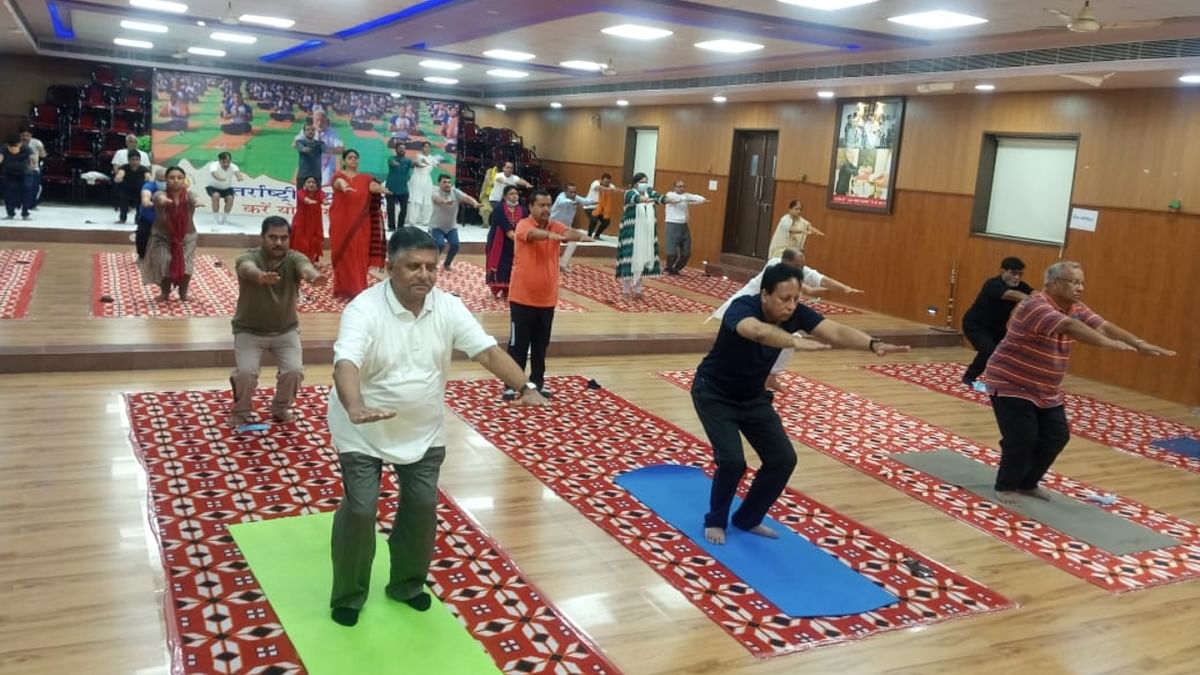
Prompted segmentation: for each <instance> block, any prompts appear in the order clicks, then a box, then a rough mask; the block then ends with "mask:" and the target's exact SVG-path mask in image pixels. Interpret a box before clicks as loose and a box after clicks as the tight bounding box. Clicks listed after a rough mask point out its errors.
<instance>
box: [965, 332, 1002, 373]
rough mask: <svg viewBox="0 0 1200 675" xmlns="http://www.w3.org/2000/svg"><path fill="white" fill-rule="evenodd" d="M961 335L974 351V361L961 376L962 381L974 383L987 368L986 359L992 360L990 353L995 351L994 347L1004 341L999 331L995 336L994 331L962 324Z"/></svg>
mask: <svg viewBox="0 0 1200 675" xmlns="http://www.w3.org/2000/svg"><path fill="white" fill-rule="evenodd" d="M963 335H965V336H967V340H968V341H970V343H971V346H972V347H974V348H975V351H976V354H975V360H974V361H971V365H969V366H967V373H966V374H965V375H963V379H964V380H970V381H972V382H974V381H975V380H976V379H977V378H978V377H979V376H980V375H982V374H983V371H984V369H985V368H987V362H988V359H990V358H992V352H994V351H996V345H998V344H1000V341H1001V340H1003V339H1004V332H1003V331H1001V332H1000V334H999V335H997V334H996V333H995V332H994V331H990V330H986V329H984V328H980V327H979V326H975V325H973V324H968V323H964V324H963Z"/></svg>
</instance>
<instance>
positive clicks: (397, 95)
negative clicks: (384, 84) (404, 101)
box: [392, 91, 404, 98]
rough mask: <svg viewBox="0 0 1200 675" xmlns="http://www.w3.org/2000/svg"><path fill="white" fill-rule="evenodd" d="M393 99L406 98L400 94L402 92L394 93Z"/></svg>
mask: <svg viewBox="0 0 1200 675" xmlns="http://www.w3.org/2000/svg"><path fill="white" fill-rule="evenodd" d="M392 98H404V94H401V93H400V92H398V91H393V92H392Z"/></svg>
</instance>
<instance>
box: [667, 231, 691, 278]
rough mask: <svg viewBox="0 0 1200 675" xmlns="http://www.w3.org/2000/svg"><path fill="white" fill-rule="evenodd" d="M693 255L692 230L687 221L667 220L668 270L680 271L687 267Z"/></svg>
mask: <svg viewBox="0 0 1200 675" xmlns="http://www.w3.org/2000/svg"><path fill="white" fill-rule="evenodd" d="M691 256H692V232H691V230H690V229H689V228H688V224H687V223H672V222H671V221H667V270H668V271H672V272H678V271H680V270H682V269H683V268H684V267H687V262H688V258H690V257H691Z"/></svg>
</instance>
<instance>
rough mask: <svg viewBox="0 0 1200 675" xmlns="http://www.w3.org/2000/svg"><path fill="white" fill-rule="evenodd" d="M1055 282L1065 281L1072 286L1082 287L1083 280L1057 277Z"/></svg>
mask: <svg viewBox="0 0 1200 675" xmlns="http://www.w3.org/2000/svg"><path fill="white" fill-rule="evenodd" d="M1054 280H1055V281H1065V282H1067V283H1068V284H1070V285H1072V286H1082V285H1083V279H1068V278H1066V277H1055V279H1054Z"/></svg>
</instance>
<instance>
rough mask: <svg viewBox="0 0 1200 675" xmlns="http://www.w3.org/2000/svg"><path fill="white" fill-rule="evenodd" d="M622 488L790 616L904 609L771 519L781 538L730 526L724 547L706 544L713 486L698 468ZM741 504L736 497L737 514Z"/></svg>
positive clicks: (625, 481)
mask: <svg viewBox="0 0 1200 675" xmlns="http://www.w3.org/2000/svg"><path fill="white" fill-rule="evenodd" d="M616 482H617V485H620V486H621V487H623V488H625V489H626V490H628V491H629V492H630V494H632V495H633V496H634V497H637V498H638V500H640V501H641V502H642V503H643V504H645V505H646V507H647V508H649V509H650V510H652V511H654V512H655V513H657V514H658V515H659V516H660V517H661V518H662V519H663V520H665V521H667V522H668V523H670V524H671V525H672V526H674V527H675V528H676V529H678V530H679V531H680V532H683V533H684V534H686V535H687V536H689V537H691V538H692V540H693V541H695V542H696V544H697V545H698V546H700V548H702V549H704V550H705V551H707V552H708V553H709V554H711V555H712V557H713V558H715V559H716V560H717V561H718V562H720V563H721V564H722V565H725V567H728V568H729V570H730V571H732V572H733V573H734V574H735V575H737V576H738V578H740V579H741V580H742V581H744V582H745V583H746V584H747V585H748V586H750V587H751V588H753V589H754V590H756V591H758V592H759V593H761V594H762V595H763V596H765V597H766V598H767V599H768V600H770V601H771V602H772V603H774V604H775V605H776V606H778V607H779V608H780V609H781V610H782V611H783V613H784V614H786V615H788V616H795V617H813V616H844V615H847V614H859V613H862V612H869V611H871V610H875V609H879V608H880V607H886V606H888V605H892V604H895V603H896V602H898V600H897V598H896V596H894V595H892V594H891V593H888V592H887V591H885V590H883V589H882V588H880V587H879V586H876V585H875V584H874V583H873V582H872V581H871V580H869V579H867V578H866V577H864V576H863V575H861V574H859V573H858V572H855V571H854V570H852V569H850V568H849V567H847V566H846V565H845V564H843V563H842V562H841V561H840V560H838V559H837V558H834V557H833V556H831V555H829V554H828V553H826V552H825V551H823V550H821V549H820V548H818V547H816V546H814V545H813V544H811V543H809V541H808V540H807V539H805V538H803V537H801V536H800V535H798V534H796V533H795V532H793V531H791V530H790V529H788V528H787V527H785V526H783V525H780V524H779V523H777V522H775V521H773V520H771V519H770V518H768V519H766V520H764V521H763V523H764V524H765V525H767V526H768V527H771V528H773V529H774V530H776V531H777V532H779V539H767V538H766V537H760V536H757V535H753V534H749V533H747V532H744V531H742V530H739V529H738V528H736V527H732V526H731V527H729V528H728V529H727V530H726V535H725V536H726V539H725V544H724V545H723V546H718V545H715V544H710V543H708V542H707V541H705V539H704V513H705V512H706V511H707V510H708V497H709V490H710V489H711V488H712V479H710V478H709V477H708V476H706V475H704V472H703V471H701V470H700V469H697V468H695V467H691V466H676V465H669V464H661V465H657V466H648V467H644V468H641V469H637V470H635V471H630V472H629V473H625V474H622V475H621V476H618V477H617V479H616ZM740 504H741V500H740V499H737V498H735V499H734V502H733V508H734V509H735V510H736V509H737V507H738V505H740Z"/></svg>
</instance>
